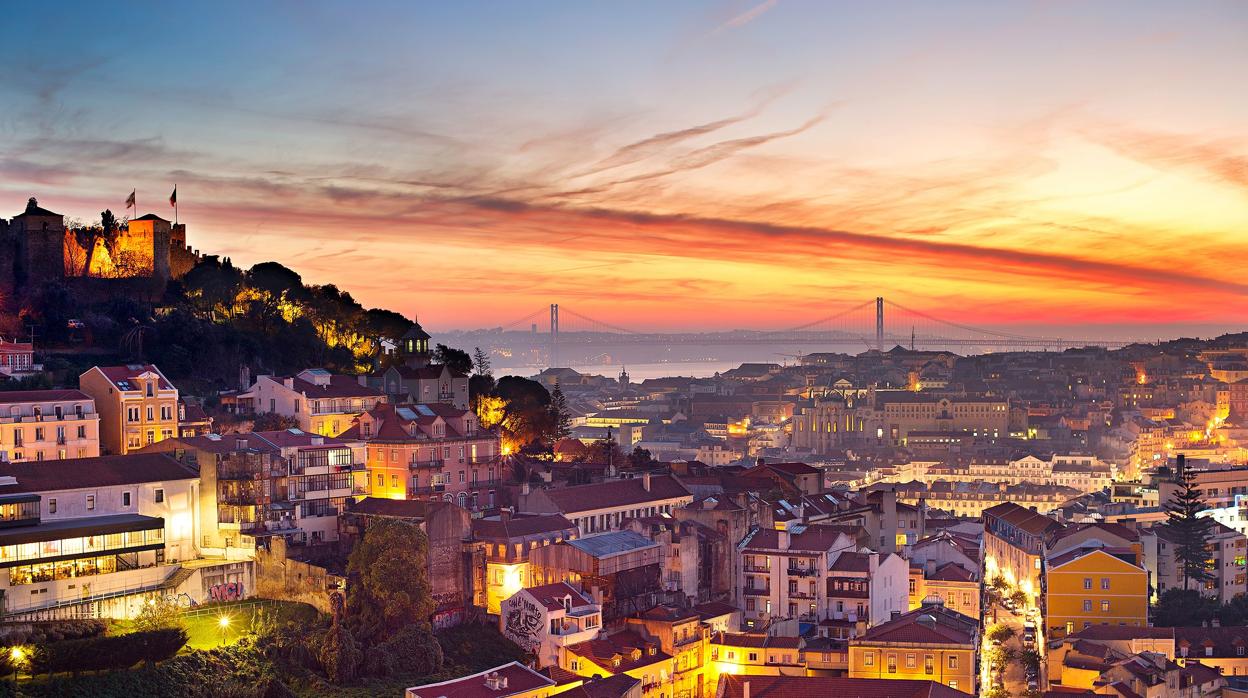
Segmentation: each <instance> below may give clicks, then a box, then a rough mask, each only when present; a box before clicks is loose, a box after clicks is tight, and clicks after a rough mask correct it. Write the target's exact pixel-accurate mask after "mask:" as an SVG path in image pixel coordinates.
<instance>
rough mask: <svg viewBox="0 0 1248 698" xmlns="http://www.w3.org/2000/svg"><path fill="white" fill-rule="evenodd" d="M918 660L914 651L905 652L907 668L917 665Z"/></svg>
mask: <svg viewBox="0 0 1248 698" xmlns="http://www.w3.org/2000/svg"><path fill="white" fill-rule="evenodd" d="M918 661H919V660H918V656H917V655H915V653H914V652H907V653H906V668H907V669H913V668H915V667H917V666H918V665H919V664H918Z"/></svg>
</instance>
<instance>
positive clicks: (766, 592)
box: [741, 587, 771, 596]
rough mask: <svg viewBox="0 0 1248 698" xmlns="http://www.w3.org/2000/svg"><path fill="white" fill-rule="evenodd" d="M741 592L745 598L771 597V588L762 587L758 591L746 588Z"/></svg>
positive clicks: (753, 588)
mask: <svg viewBox="0 0 1248 698" xmlns="http://www.w3.org/2000/svg"><path fill="white" fill-rule="evenodd" d="M741 591H742V593H744V594H745V595H746V596H770V595H771V587H763V588H762V589H758V588H755V587H746V588H744V589H742V590H741Z"/></svg>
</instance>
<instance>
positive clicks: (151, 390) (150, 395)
mask: <svg viewBox="0 0 1248 698" xmlns="http://www.w3.org/2000/svg"><path fill="white" fill-rule="evenodd" d="M155 394H156V392H155V391H154V390H153V389H152V384H151V383H150V382H149V383H148V384H147V396H148V397H152V396H153V395H155ZM148 409H151V408H148ZM149 419H150V417H149Z"/></svg>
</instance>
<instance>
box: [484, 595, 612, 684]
mask: <svg viewBox="0 0 1248 698" xmlns="http://www.w3.org/2000/svg"><path fill="white" fill-rule="evenodd" d="M498 629H499V632H501V633H502V634H503V636H504V637H506V638H507V639H509V640H511V641H512V642H514V643H516V645H518V646H519V647H520V648H521V649H523V650H524V651H525V652H528V653H529V654H531V655H532V656H533V658H534V660H535V661H536V663H537V664H536V668H538V669H544V668H546V667H552V666H554V667H558V666H566V665H567V664H568V663H569V661H568V658H567V657H566V656H565V655H566V652H567V648H568V646H569V645H575V644H578V643H581V642H588V641H590V640H593V639H595V638H597V637H598V633H599V631H600V630H601V629H602V604H598V603H595V602H594V601H593V599H591V598H589V597H587V596H585V595H584V594H582V593H581V591H580V589H578V588H577V587H575V586H573V585H571V584H568V583H567V582H556V583H554V584H543V585H540V586H534V587H529V588H525V589H520V590H518V591H516V592H515V593H514V594H512V595H511V596H510V597H508V598H506V599H504V600H503V601H502V602H501V613H500V614H499V616H498Z"/></svg>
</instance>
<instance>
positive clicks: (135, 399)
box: [78, 364, 178, 455]
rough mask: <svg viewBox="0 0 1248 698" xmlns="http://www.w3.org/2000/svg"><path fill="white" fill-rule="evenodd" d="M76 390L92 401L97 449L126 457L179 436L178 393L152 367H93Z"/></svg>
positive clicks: (166, 379) (156, 369)
mask: <svg viewBox="0 0 1248 698" xmlns="http://www.w3.org/2000/svg"><path fill="white" fill-rule="evenodd" d="M78 388H79V390H81V391H82V392H83V393H85V394H86V395H87V396H89V397H90V398H91V399H92V400H94V401H95V409H96V411H97V412H98V413H99V415H100V429H99V431H100V448H101V450H102V451H103V452H104V453H106V454H111V455H125V454H127V453H130V452H131V451H137V450H139V449H141V448H143V447H144V446H149V445H151V444H154V443H157V442H158V441H163V440H164V439H168V438H172V437H174V436H176V435H177V434H178V389H177V388H176V387H174V385H173V383H171V382H169V379H168V378H165V374H163V373H161V372H160V369H159V368H157V367H156V366H154V365H152V364H127V365H125V366H94V367H92V368H91V369H90V370H89V371H87V372H86V373H83V374H82V375H81V376H79V377H78Z"/></svg>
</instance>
